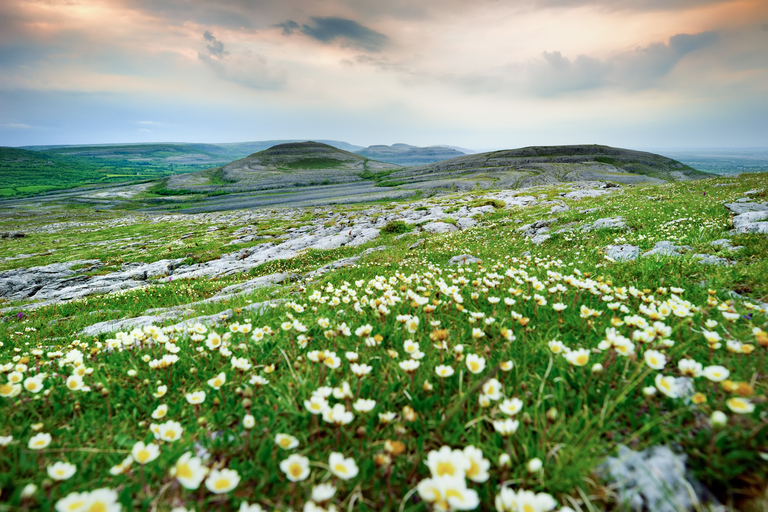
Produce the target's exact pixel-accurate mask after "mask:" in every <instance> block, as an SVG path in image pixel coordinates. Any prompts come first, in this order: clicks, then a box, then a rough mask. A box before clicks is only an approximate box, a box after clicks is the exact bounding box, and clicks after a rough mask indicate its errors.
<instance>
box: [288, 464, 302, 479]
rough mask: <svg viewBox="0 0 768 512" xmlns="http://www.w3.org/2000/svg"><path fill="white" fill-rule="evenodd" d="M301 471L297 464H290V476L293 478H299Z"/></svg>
mask: <svg viewBox="0 0 768 512" xmlns="http://www.w3.org/2000/svg"><path fill="white" fill-rule="evenodd" d="M302 471H303V469H302V467H301V466H299V465H298V464H291V468H290V473H291V476H292V477H294V478H299V476H301V473H302Z"/></svg>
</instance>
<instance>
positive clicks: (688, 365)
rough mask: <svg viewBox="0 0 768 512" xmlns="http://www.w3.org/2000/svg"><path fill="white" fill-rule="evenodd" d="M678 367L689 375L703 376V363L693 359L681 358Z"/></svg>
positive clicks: (681, 371)
mask: <svg viewBox="0 0 768 512" xmlns="http://www.w3.org/2000/svg"><path fill="white" fill-rule="evenodd" d="M677 369H678V370H680V373H682V374H683V375H685V376H687V377H701V375H702V373H703V370H702V365H701V363H699V362H697V361H695V360H693V359H681V360H680V361H678V363H677Z"/></svg>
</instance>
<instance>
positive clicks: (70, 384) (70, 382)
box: [66, 375, 83, 391]
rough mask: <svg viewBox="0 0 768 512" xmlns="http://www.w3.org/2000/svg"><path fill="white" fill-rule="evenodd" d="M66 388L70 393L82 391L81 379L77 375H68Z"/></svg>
mask: <svg viewBox="0 0 768 512" xmlns="http://www.w3.org/2000/svg"><path fill="white" fill-rule="evenodd" d="M66 386H67V389H69V390H70V391H79V390H81V389H83V378H82V377H81V376H79V375H70V376H69V377H67V383H66Z"/></svg>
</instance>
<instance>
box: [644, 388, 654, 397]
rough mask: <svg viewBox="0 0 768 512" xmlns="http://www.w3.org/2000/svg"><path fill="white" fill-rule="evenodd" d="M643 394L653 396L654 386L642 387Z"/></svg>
mask: <svg viewBox="0 0 768 512" xmlns="http://www.w3.org/2000/svg"><path fill="white" fill-rule="evenodd" d="M643 394H644V395H645V396H653V395H655V394H656V388H655V387H653V386H646V387H644V388H643Z"/></svg>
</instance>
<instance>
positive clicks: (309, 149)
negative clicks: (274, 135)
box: [166, 141, 398, 192]
mask: <svg viewBox="0 0 768 512" xmlns="http://www.w3.org/2000/svg"><path fill="white" fill-rule="evenodd" d="M397 168H398V166H396V165H393V164H387V163H383V162H377V161H375V160H370V159H368V158H366V157H364V156H361V155H357V154H355V153H350V152H348V151H343V150H341V149H338V148H335V147H333V146H330V145H328V144H323V143H320V142H311V141H309V142H291V143H287V144H278V145H276V146H273V147H271V148H269V149H266V150H264V151H260V152H258V153H254V154H252V155H250V156H247V157H245V158H241V159H239V160H235V161H234V162H230V163H228V164H226V165H224V166H223V167H220V168H217V169H208V170H205V171H201V172H196V173H192V174H186V175H179V176H174V177H172V178H169V179H168V182H167V185H166V187H167V188H168V189H169V190H188V191H200V192H205V191H227V190H231V191H243V190H269V189H274V188H281V187H301V186H310V185H331V184H339V183H349V182H355V181H360V180H361V179H362V178H361V174H363V173H366V172H367V173H377V172H381V171H388V170H393V169H397Z"/></svg>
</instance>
